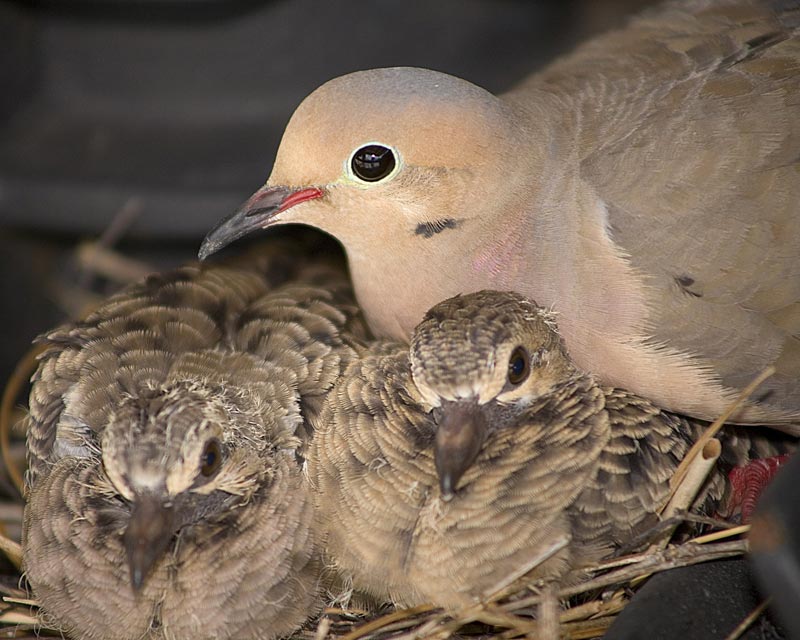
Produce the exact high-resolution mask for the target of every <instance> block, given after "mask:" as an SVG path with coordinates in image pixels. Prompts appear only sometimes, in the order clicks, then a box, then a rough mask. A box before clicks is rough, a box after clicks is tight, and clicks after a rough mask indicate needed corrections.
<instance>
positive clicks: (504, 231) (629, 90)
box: [200, 0, 800, 433]
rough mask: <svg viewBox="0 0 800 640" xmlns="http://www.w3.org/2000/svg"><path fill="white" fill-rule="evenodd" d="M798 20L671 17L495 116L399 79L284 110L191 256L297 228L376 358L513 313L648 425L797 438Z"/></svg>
mask: <svg viewBox="0 0 800 640" xmlns="http://www.w3.org/2000/svg"><path fill="white" fill-rule="evenodd" d="M799 35H800V5H798V3H797V2H777V1H768V0H684V1H681V2H670V3H666V4H664V5H663V6H661V7H659V8H657V9H655V10H651V11H649V12H646V13H644V14H642V15H641V16H640V17H638V18H636V19H634V20H632V21H631V22H630V23H629V25H628V26H627V27H625V28H623V29H621V30H618V31H614V32H611V33H608V34H606V35H603V36H601V37H598V38H596V39H594V40H591V41H589V42H588V43H587V44H585V45H583V46H581V47H579V48H578V49H577V50H576V51H574V52H573V53H572V54H570V55H567V56H565V57H563V58H561V59H558V60H556V61H555V62H553V63H552V64H551V65H549V66H548V67H546V68H545V69H544V70H542V71H539V72H537V73H535V74H534V75H533V76H531V77H530V78H529V79H527V80H526V81H525V82H523V83H522V84H521V85H520V86H518V87H516V88H515V89H513V90H512V91H510V92H508V93H505V94H503V95H500V96H494V95H492V94H490V93H489V92H487V91H485V90H483V89H481V88H480V87H477V86H475V85H473V84H470V83H469V82H466V81H464V80H460V79H458V78H454V77H452V76H449V75H446V74H443V73H438V72H435V71H429V70H426V69H416V68H390V69H374V70H370V71H360V72H356V73H352V74H350V75H346V76H343V77H340V78H337V79H334V80H332V81H330V82H328V83H326V84H325V85H323V86H322V87H320V88H319V89H317V90H316V91H314V92H313V93H312V94H311V95H310V96H309V97H308V98H306V99H305V100H304V101H303V103H302V104H301V105H300V106H299V107H298V109H297V110H296V111H295V113H294V115H293V116H292V118H291V120H290V122H289V124H288V126H287V128H286V132H285V133H284V136H283V140H282V142H281V145H280V148H279V150H278V154H277V158H276V161H275V165H274V167H273V170H272V174H271V175H270V177H269V179H268V181H267V183H266V185H265V186H264V187H263V188H261V189H260V190H258V191H257V192H256V193H255V194H254V195H253V196H252V197H251V198H250V199H249V200H248V201H247V202H246V203H245V204H244V205H243V206H242V208H241V209H240V210H239V211H238V212H237V213H235V214H234V215H233V216H231V217H229V218H228V219H226V220H224V221H223V222H222V223H220V225H219V226H218V227H217V228H216V229H214V230H213V231H212V232H211V233H210V234H209V235H208V236H207V238H206V240H205V242H204V243H203V246H202V248H201V251H200V255H201V257H205V256H207V255H209V254H210V253H212V252H214V251H216V250H217V249H218V248H219V247H221V246H224V245H225V244H227V243H229V242H231V241H232V240H234V239H236V238H237V237H240V236H242V235H244V234H246V233H249V232H251V231H252V230H254V229H259V228H263V227H267V226H271V225H275V224H282V223H295V222H299V223H304V224H309V225H313V226H316V227H319V228H320V229H322V230H324V231H326V232H328V233H330V234H332V235H334V236H335V237H336V238H337V239H339V240H340V241H341V242H342V244H343V245H344V246H345V248H346V251H347V255H348V259H349V263H350V269H351V272H352V276H353V281H354V285H355V290H356V295H357V298H358V301H359V303H360V304H361V306H362V307H363V309H364V311H365V314H366V317H367V320H368V322H369V324H370V327H371V328H372V329H373V331H374V332H375V333H376V334H377V335H383V336H390V337H393V338H396V339H403V340H406V339H408V336H409V334H410V332H411V330H412V329H413V327H414V326H415V325H416V324H417V323H418V322H419V321H420V320H421V319H422V316H423V314H424V313H425V311H426V310H427V309H428V308H429V307H431V306H432V305H433V304H435V303H437V302H439V301H441V300H444V299H446V298H448V297H450V296H452V295H456V294H459V293H468V292H473V291H478V290H480V289H499V290H510V291H519V292H520V293H522V294H524V295H525V296H527V297H529V298H531V299H535V300H536V301H537V302H539V303H540V304H542V305H544V306H545V307H548V308H553V309H554V310H556V311H557V312H558V313H559V318H560V330H561V334H562V335H563V337H564V339H565V340H566V343H567V346H568V348H569V350H570V353H571V355H572V357H573V358H574V360H575V362H576V363H577V364H578V365H579V366H580V367H581V368H583V369H584V370H587V371H591V372H593V373H594V374H596V375H598V376H599V377H600V379H601V380H603V382H604V383H606V384H609V385H613V386H618V387H622V388H625V389H630V390H631V391H633V392H636V393H638V394H639V395H642V396H644V397H646V398H648V399H650V400H652V401H653V402H654V403H655V404H657V405H658V406H661V407H665V408H668V409H670V410H672V411H676V412H680V413H684V414H687V415H691V416H695V417H697V418H703V419H707V420H712V419H715V418H716V417H717V416H718V415H719V414H720V413H722V411H723V410H724V409H725V408H727V406H728V405H729V404H730V403H731V401H732V400H733V399H734V398H735V397H736V396H737V395H738V392H739V391H740V390H741V389H742V388H743V387H744V386H746V385H747V384H748V383H749V382H750V381H751V380H752V379H754V378H755V377H756V375H757V374H758V373H760V372H761V371H762V370H763V369H764V368H765V367H766V366H767V365H770V364H772V365H774V366H775V367H776V369H777V372H776V373H775V375H773V376H772V377H771V378H770V379H769V381H768V382H767V383H766V384H765V385H764V387H763V388H764V389H765V391H763V392H762V393H760V394H758V395H756V396H755V397H754V398H753V399H752V400H751V401H750V402H749V403H748V404H747V405H745V407H744V408H743V409H741V410H740V411H739V412H738V413H737V414H736V416H735V419H736V421H737V422H741V423H770V424H777V425H782V426H783V428H785V429H787V430H790V431H793V432H794V433H800V426H799V425H800V100H797V96H798V95H800V37H798V36H799Z"/></svg>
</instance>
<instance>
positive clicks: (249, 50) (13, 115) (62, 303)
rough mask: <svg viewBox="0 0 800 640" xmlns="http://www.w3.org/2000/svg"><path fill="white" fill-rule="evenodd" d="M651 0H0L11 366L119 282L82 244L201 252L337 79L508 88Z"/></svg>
mask: <svg viewBox="0 0 800 640" xmlns="http://www.w3.org/2000/svg"><path fill="white" fill-rule="evenodd" d="M642 4H646V1H645V0H605V1H604V0H551V1H548V0H538V1H534V0H434V1H431V0H402V1H401V0H393V1H390V0H370V1H369V2H361V1H356V0H262V1H255V0H227V1H219V0H183V1H181V0H172V1H164V0H161V1H159V0H149V1H143V0H139V1H124V0H105V1H103V0H95V1H74V0H73V1H71V2H7V1H6V2H3V1H0V87H2V90H0V273H2V280H1V282H2V288H0V299H1V300H2V307H0V309H1V311H0V314H1V315H0V330H1V331H2V342H0V380H5V379H6V378H7V377H8V375H9V374H10V372H11V370H12V368H13V366H14V363H15V362H16V361H17V359H18V358H19V357H20V355H21V354H22V353H23V352H24V351H25V350H26V349H27V347H28V345H29V344H30V341H31V339H32V338H33V337H34V336H36V335H37V334H39V333H41V332H42V331H44V330H46V329H48V328H49V327H51V326H53V325H54V324H57V323H58V322H60V321H61V320H62V319H64V318H66V317H69V316H72V315H75V314H77V313H80V312H81V311H82V310H83V309H85V308H86V306H87V305H90V304H91V301H92V297H91V296H87V295H86V288H87V286H89V288H90V289H93V290H94V291H95V292H96V293H97V294H99V295H104V294H105V293H107V292H108V291H110V290H111V289H113V288H114V286H115V285H117V284H118V280H119V279H120V278H111V279H110V281H109V278H108V277H96V276H92V275H91V274H87V273H85V272H83V273H82V271H85V267H86V266H87V260H86V256H85V255H84V254H81V253H76V251H75V248H76V247H77V246H78V244H79V243H80V242H82V241H86V240H91V239H96V238H98V237H100V236H102V235H103V234H105V238H104V240H103V242H104V243H105V244H106V245H109V246H114V247H116V248H117V249H118V250H119V251H121V252H122V253H123V254H125V255H126V256H133V257H137V258H140V259H142V260H144V261H146V263H147V265H150V266H153V267H166V266H170V265H174V264H177V263H180V262H184V261H186V260H189V259H191V258H192V257H193V256H194V253H195V251H196V249H197V247H198V246H199V243H200V241H201V240H202V238H203V236H204V234H205V233H206V232H207V231H208V230H209V229H210V228H211V227H212V226H213V224H214V223H215V222H216V221H217V220H219V219H220V218H221V217H222V216H224V215H225V214H227V213H229V212H231V211H233V210H234V208H235V207H236V206H237V205H238V204H240V203H241V202H242V201H244V200H245V199H246V197H247V196H249V195H250V193H251V192H253V191H254V190H255V189H256V188H257V187H258V186H260V185H261V184H263V182H264V181H265V179H266V177H267V176H268V175H269V171H270V167H271V164H272V159H273V157H274V153H275V150H276V148H277V145H278V142H279V140H280V135H281V133H282V131H283V128H284V126H285V124H286V122H287V120H288V118H289V116H290V115H291V113H292V111H293V110H294V108H295V106H296V105H297V104H298V103H299V102H300V100H302V98H303V97H304V96H306V95H307V94H308V93H310V92H311V91H312V90H313V89H314V88H316V87H317V86H319V85H320V84H322V83H323V82H325V81H326V80H328V79H330V78H332V77H335V76H337V75H341V74H343V73H347V72H349V71H354V70H356V69H365V68H370V67H380V66H393V65H410V66H423V67H429V68H433V69H437V70H441V71H445V72H449V73H452V74H454V75H458V76H461V77H464V78H467V79H469V80H471V81H473V82H475V83H477V84H480V85H482V86H484V87H486V88H487V89H489V90H492V91H502V90H504V89H506V88H508V87H509V86H511V85H512V84H513V83H514V82H515V81H517V80H519V79H520V78H522V77H524V76H525V75H526V74H528V73H529V72H530V71H532V70H534V69H535V68H537V67H539V66H541V65H542V64H545V63H546V62H547V61H548V60H550V59H551V58H552V57H553V56H555V55H557V54H558V53H559V52H562V51H564V50H567V49H568V48H569V47H571V46H573V45H574V43H575V42H576V41H578V40H580V39H582V38H583V37H586V35H587V34H590V33H593V32H596V31H598V30H602V29H604V28H606V27H607V26H613V25H616V24H617V23H619V22H621V21H622V19H623V16H624V15H625V14H626V13H628V12H629V11H630V10H631V9H632V8H635V7H638V6H640V5H642ZM375 99H376V100H380V96H375ZM146 268H147V266H145V269H146ZM138 273H139V271H138V270H136V269H133V270H129V271H128V272H126V273H125V274H124V275H125V276H126V277H135V276H136V275H137V274H138Z"/></svg>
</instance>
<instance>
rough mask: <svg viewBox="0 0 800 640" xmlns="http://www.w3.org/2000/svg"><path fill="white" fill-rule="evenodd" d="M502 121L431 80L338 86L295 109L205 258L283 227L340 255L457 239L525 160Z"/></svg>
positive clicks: (471, 92) (483, 96)
mask: <svg viewBox="0 0 800 640" xmlns="http://www.w3.org/2000/svg"><path fill="white" fill-rule="evenodd" d="M506 111H507V107H506V106H505V105H504V103H503V102H501V101H500V100H499V99H498V98H496V97H495V96H494V95H492V94H491V93H489V92H488V91H485V90H484V89H481V88H480V87H478V86H476V85H473V84H471V83H469V82H467V81H465V80H461V79H459V78H455V77H453V76H450V75H447V74H444V73H439V72H436V71H430V70H427V69H417V68H411V67H397V68H389V69H372V70H369V71H358V72H356V73H351V74H349V75H345V76H342V77H339V78H335V79H334V80H331V81H329V82H327V83H326V84H324V85H322V86H321V87H320V88H318V89H317V90H316V91H314V92H313V93H312V94H311V95H309V96H308V97H307V98H306V99H305V100H304V101H303V102H302V103H301V104H300V106H299V107H298V108H297V110H296V111H295V113H294V115H293V116H292V118H291V120H290V121H289V124H288V126H287V127H286V131H285V133H284V135H283V139H282V141H281V144H280V148H279V149H278V154H277V158H276V160H275V165H274V168H273V170H272V174H271V175H270V177H269V180H268V181H267V183H266V185H265V186H264V187H263V188H261V189H260V190H259V191H257V192H256V193H255V194H254V195H253V196H252V197H251V198H250V200H248V201H247V202H246V203H245V204H244V205H243V207H242V208H241V209H240V210H239V211H238V212H237V213H236V214H234V215H233V216H232V217H230V218H228V219H227V220H225V221H223V222H222V223H221V224H220V225H219V226H218V227H217V228H216V229H215V230H214V231H212V232H211V233H210V234H209V235H208V236H207V238H206V240H205V242H204V244H203V248H202V249H201V257H205V256H206V255H209V254H210V253H213V252H214V251H216V250H217V249H219V248H220V247H222V246H224V245H226V244H228V243H229V242H231V241H232V240H234V239H236V238H238V237H240V236H242V235H244V234H246V233H249V232H250V231H252V230H254V229H258V228H263V227H266V226H269V225H272V224H278V223H285V222H300V223H304V224H309V225H312V226H316V227H319V228H320V229H322V230H324V231H327V232H328V233H331V234H332V235H334V236H336V237H337V238H338V239H339V240H341V241H342V242H343V244H344V245H345V246H346V247H347V248H348V249H350V248H351V247H358V246H360V245H361V244H363V243H365V242H374V241H375V239H376V238H377V237H378V236H382V237H394V238H395V239H396V238H397V235H398V234H400V235H403V236H410V237H412V238H413V237H414V236H420V235H433V234H435V233H437V231H438V232H441V230H448V231H449V230H452V229H457V228H458V227H459V226H462V225H465V224H466V222H467V218H469V217H474V216H475V215H477V214H478V212H480V211H481V209H482V207H481V203H483V202H487V201H491V199H492V196H493V194H491V193H487V189H490V187H491V185H492V184H495V185H497V186H498V188H499V187H500V185H502V183H503V181H504V177H505V178H506V179H507V176H508V173H509V169H510V168H512V169H513V168H516V165H518V164H520V163H524V162H525V160H526V159H525V158H520V157H519V156H518V154H515V153H514V152H513V142H514V140H515V139H517V138H518V137H519V135H520V132H519V131H515V130H514V128H513V127H512V125H511V118H510V117H509V114H508V113H507V112H506Z"/></svg>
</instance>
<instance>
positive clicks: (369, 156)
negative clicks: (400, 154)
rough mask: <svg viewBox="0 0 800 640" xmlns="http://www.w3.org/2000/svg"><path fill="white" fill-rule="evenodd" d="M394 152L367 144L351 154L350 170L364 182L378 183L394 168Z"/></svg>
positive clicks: (377, 145) (381, 146) (380, 146)
mask: <svg viewBox="0 0 800 640" xmlns="http://www.w3.org/2000/svg"><path fill="white" fill-rule="evenodd" d="M395 164H396V160H395V157H394V152H393V151H392V150H391V149H389V148H387V147H384V146H383V145H380V144H368V145H367V146H365V147H361V148H360V149H359V150H358V151H356V152H355V153H354V154H353V158H352V160H350V168H351V169H352V170H353V173H354V174H355V175H356V176H358V177H359V178H361V179H362V180H363V181H364V182H378V181H379V180H383V179H384V178H385V177H386V176H388V175H389V174H390V173H391V172H392V171H393V170H394V167H395Z"/></svg>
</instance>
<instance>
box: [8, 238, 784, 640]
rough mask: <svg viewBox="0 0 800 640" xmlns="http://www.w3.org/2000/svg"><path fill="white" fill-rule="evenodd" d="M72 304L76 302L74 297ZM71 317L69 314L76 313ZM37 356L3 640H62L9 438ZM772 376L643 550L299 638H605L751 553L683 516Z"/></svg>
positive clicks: (686, 464) (13, 486)
mask: <svg viewBox="0 0 800 640" xmlns="http://www.w3.org/2000/svg"><path fill="white" fill-rule="evenodd" d="M76 255H77V258H78V261H79V262H81V261H83V262H85V263H87V264H88V265H89V267H90V268H93V269H99V270H100V271H101V272H102V274H103V275H104V277H107V278H108V277H111V278H112V279H115V280H118V281H120V282H124V281H127V280H135V279H138V278H139V277H140V276H141V274H142V272H143V271H145V270H146V269H143V267H142V265H140V264H137V263H134V262H133V261H131V260H130V259H128V258H125V257H123V256H119V255H116V254H115V253H114V252H113V251H111V250H109V249H108V248H106V247H103V246H102V245H100V246H87V245H82V246H81V247H80V248H79V249H78V251H77V253H76ZM87 261H88V262H87ZM68 297H69V298H70V299H72V300H73V301H74V300H75V298H74V296H72V295H70V296H68ZM80 299H81V303H82V306H84V307H85V306H86V305H90V304H91V303H92V299H91V294H88V293H85V292H84V294H83V295H82V297H81V298H80ZM71 311H72V312H73V313H74V312H75V309H74V308H73V309H71ZM38 353H39V349H38V348H34V349H32V350H31V351H30V352H29V353H28V354H26V355H25V356H24V357H23V359H22V360H21V361H20V363H19V364H18V366H17V368H16V370H15V372H14V374H13V375H12V377H11V379H10V380H9V382H8V384H7V386H6V388H5V390H4V393H3V398H2V406H1V407H0V447H1V448H2V457H3V466H4V468H5V473H6V475H7V476H8V478H9V480H10V483H9V482H8V481H6V482H5V491H4V493H6V494H7V495H8V496H9V497H8V498H7V499H5V500H2V499H0V551H2V554H4V555H5V558H6V559H7V562H5V563H4V564H0V594H1V595H2V596H3V598H2V602H0V637H9V638H37V637H42V636H50V635H53V636H56V637H62V634H61V633H60V632H59V631H58V630H57V629H53V628H49V627H48V626H47V622H46V617H44V616H39V614H38V604H37V602H36V601H35V600H31V599H30V598H29V594H28V591H27V590H26V589H25V586H26V585H25V582H24V578H23V577H22V575H21V573H20V565H21V561H22V552H21V547H20V544H19V534H20V530H21V522H22V510H23V501H22V497H21V496H22V473H21V468H22V466H23V465H24V443H23V440H24V434H22V433H13V431H14V429H13V427H12V425H18V424H20V423H21V420H20V419H21V417H22V413H21V411H20V410H15V409H14V404H15V402H17V401H18V400H19V398H20V396H21V395H22V394H23V392H24V390H25V387H26V384H27V380H28V379H29V377H30V374H31V373H32V371H33V369H34V367H35V363H36V356H37V355H38ZM771 373H772V372H771V371H769V370H768V371H765V372H764V373H763V374H762V375H761V376H760V377H759V378H758V379H757V380H755V381H754V382H753V384H751V385H750V387H748V389H746V390H745V391H744V392H743V394H742V396H741V398H740V400H739V402H738V403H736V404H735V405H733V406H732V407H731V408H730V410H729V412H728V413H726V414H725V415H723V416H720V418H719V419H718V420H717V421H715V422H714V423H713V424H712V425H711V426H710V427H709V428H708V429H707V431H706V432H705V434H704V435H703V437H702V438H701V439H700V440H698V442H697V443H696V444H695V445H694V446H693V447H692V449H691V450H690V451H689V453H688V454H687V456H686V458H685V460H684V461H683V463H682V464H681V466H680V468H679V469H678V472H677V473H676V474H675V477H674V478H673V483H672V498H671V500H670V501H669V503H668V504H667V505H666V506H665V507H664V509H663V511H662V514H661V522H660V524H659V526H658V527H657V528H656V529H655V530H654V531H651V532H648V537H647V538H646V539H642V540H637V541H631V542H632V546H631V548H643V547H644V548H646V550H645V551H643V552H639V553H630V554H627V555H620V556H618V557H615V558H613V559H611V560H608V561H605V562H602V563H599V564H597V565H595V566H591V567H587V568H583V569H581V570H579V571H574V572H572V574H570V575H569V576H567V578H566V579H565V580H563V581H562V582H561V583H560V585H553V584H544V583H542V582H534V583H527V582H526V581H525V577H524V574H525V573H526V572H527V571H529V570H530V569H532V568H533V567H534V566H536V565H537V564H539V563H540V562H542V561H544V560H545V559H546V557H549V556H546V557H539V558H535V559H533V560H532V562H531V563H530V565H529V566H528V567H522V568H520V571H519V572H517V574H515V575H512V576H509V577H508V579H507V580H506V581H504V583H503V584H499V585H496V587H495V588H493V589H492V591H491V592H488V593H485V594H484V595H483V597H482V598H481V599H480V601H478V602H476V603H475V604H473V605H471V606H469V607H466V608H464V609H462V610H459V611H450V612H445V611H442V610H441V609H437V608H435V607H433V606H418V607H413V608H408V609H395V608H392V607H390V606H388V605H387V606H386V607H384V608H383V609H381V610H379V611H378V612H368V611H361V610H358V609H354V608H338V607H328V608H326V609H325V610H324V611H323V613H322V614H321V615H320V616H319V617H318V618H317V619H315V620H313V621H311V622H310V623H308V624H307V625H306V627H305V628H304V629H303V630H301V631H299V632H298V633H297V634H296V635H295V637H298V638H303V639H304V640H322V639H323V638H335V639H337V640H385V639H389V638H391V639H393V640H401V639H402V640H411V639H415V640H416V639H421V638H436V639H441V640H443V639H445V638H449V637H452V636H464V635H479V636H481V637H482V638H496V639H498V640H500V639H503V640H506V639H512V638H521V637H527V638H541V639H544V640H556V639H559V638H562V639H563V638H568V639H570V640H579V639H583V638H597V637H602V636H603V635H604V633H605V631H606V630H607V629H608V628H609V627H610V625H611V624H612V622H613V621H614V619H615V618H616V616H617V615H618V614H619V613H620V612H621V611H622V610H623V609H624V608H625V606H626V605H627V604H628V602H630V600H631V597H632V595H633V594H634V593H635V592H636V590H637V589H638V588H639V587H640V586H641V585H642V584H643V583H644V582H645V581H646V580H647V579H648V578H649V577H650V576H652V575H654V574H657V573H659V572H662V571H666V570H669V569H674V568H678V567H686V566H690V565H694V564H698V563H702V562H709V561H713V560H719V559H723V558H731V557H736V556H741V555H743V554H745V553H746V552H747V550H748V543H747V540H746V539H745V538H744V537H743V534H745V533H746V532H747V531H748V530H749V527H748V526H732V525H729V524H727V523H724V522H719V521H716V520H712V519H710V518H704V517H701V516H697V515H692V514H688V513H687V510H688V508H689V505H691V504H693V502H694V501H695V498H696V496H697V495H698V493H699V492H700V491H701V488H702V485H703V484H704V482H705V479H706V476H707V474H708V472H709V471H710V469H711V468H712V467H713V466H714V464H715V462H716V459H717V456H718V455H719V453H720V445H719V441H718V440H716V439H715V438H714V435H715V434H716V432H717V431H718V430H719V428H720V427H721V426H722V424H723V423H724V422H725V420H726V419H727V417H728V416H729V415H730V414H731V413H732V412H733V411H735V410H736V408H737V407H738V405H739V404H740V403H741V402H743V401H744V400H745V399H746V398H747V397H748V396H749V395H750V394H751V393H752V392H753V390H754V389H755V388H756V387H757V386H758V385H759V384H760V383H761V382H763V380H764V379H766V377H768V376H769V375H771ZM0 484H2V483H0ZM686 521H689V522H695V523H701V524H703V525H706V528H707V529H708V528H711V529H712V530H713V532H712V533H706V534H704V535H699V536H695V537H689V538H685V539H681V540H676V539H673V534H674V532H675V531H676V529H677V528H678V527H679V525H681V524H682V523H684V522H686ZM568 543H569V540H568V539H562V540H557V541H555V542H554V543H553V545H552V546H551V548H550V549H549V552H550V553H556V552H557V551H558V550H559V549H561V548H562V547H563V546H565V545H567V544H568ZM635 544H638V547H636V546H634V545H635ZM765 606H766V603H765V604H763V605H761V606H760V607H758V608H757V609H756V610H754V611H753V612H752V613H751V614H750V615H748V616H747V618H746V619H744V620H742V621H741V624H739V625H738V627H737V628H736V629H735V630H734V631H733V632H732V633H731V634H730V635H729V636H728V638H727V639H726V640H733V639H735V638H738V637H739V636H740V635H741V634H742V633H744V631H745V630H746V629H747V628H748V627H749V625H750V624H752V623H753V622H754V621H755V620H756V619H757V618H758V616H759V615H760V614H761V613H762V611H763V610H764V608H765Z"/></svg>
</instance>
